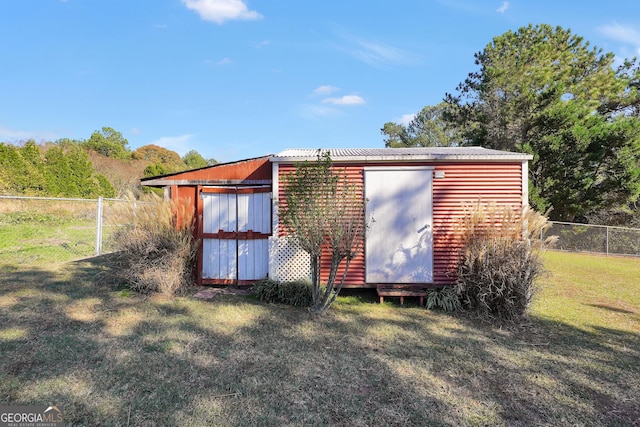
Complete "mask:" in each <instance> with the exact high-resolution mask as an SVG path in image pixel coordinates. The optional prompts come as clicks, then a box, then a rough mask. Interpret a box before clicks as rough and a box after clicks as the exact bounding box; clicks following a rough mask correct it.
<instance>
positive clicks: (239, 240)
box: [201, 189, 271, 282]
mask: <svg viewBox="0 0 640 427" xmlns="http://www.w3.org/2000/svg"><path fill="white" fill-rule="evenodd" d="M220 191H221V192H203V193H202V194H201V197H202V203H203V209H202V214H203V224H202V233H203V241H202V249H203V250H202V278H203V279H214V280H220V281H222V282H232V281H246V280H257V279H262V278H264V277H266V276H267V274H268V272H269V253H268V240H267V239H268V236H269V235H270V233H271V193H270V192H264V191H261V192H250V191H251V189H242V192H238V190H235V191H234V190H233V189H230V190H227V191H233V192H222V191H223V190H220Z"/></svg>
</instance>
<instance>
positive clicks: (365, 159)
mask: <svg viewBox="0 0 640 427" xmlns="http://www.w3.org/2000/svg"><path fill="white" fill-rule="evenodd" d="M532 159H533V156H532V155H529V154H494V155H478V154H428V155H424V154H419V155H418V154H405V155H391V156H343V157H333V158H332V159H331V160H332V161H333V162H334V163H378V162H382V163H409V162H411V163H414V162H427V161H430V162H433V161H435V162H440V161H467V162H485V161H494V162H495V161H499V162H521V161H524V160H532ZM316 160H317V157H316V156H284V157H278V156H273V157H271V158H269V161H271V162H272V163H298V162H305V161H307V162H313V161H316Z"/></svg>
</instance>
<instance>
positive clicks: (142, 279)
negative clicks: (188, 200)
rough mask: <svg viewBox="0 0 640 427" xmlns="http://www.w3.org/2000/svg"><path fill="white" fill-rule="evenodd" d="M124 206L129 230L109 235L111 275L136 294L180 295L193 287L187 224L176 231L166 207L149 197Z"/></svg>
mask: <svg viewBox="0 0 640 427" xmlns="http://www.w3.org/2000/svg"><path fill="white" fill-rule="evenodd" d="M131 206H133V204H130V203H128V204H126V207H124V208H123V209H124V212H123V213H122V215H123V216H124V215H129V218H130V219H129V223H130V226H128V227H122V228H119V229H118V230H117V231H116V232H115V233H114V235H113V237H112V239H113V245H114V247H115V249H116V251H117V252H116V254H115V256H114V257H113V258H112V260H111V261H110V267H111V271H112V273H113V274H114V275H115V276H116V278H117V279H119V280H120V281H121V282H124V283H127V284H128V285H129V287H130V288H131V289H132V290H134V291H136V292H140V293H151V292H161V293H163V294H165V295H169V296H173V295H176V294H183V293H184V292H185V291H186V290H187V289H188V288H189V287H190V286H191V285H192V284H193V273H194V268H195V261H196V250H197V245H196V244H195V241H194V238H193V230H192V227H191V226H190V224H191V223H190V222H189V221H187V222H186V225H185V226H182V227H176V226H175V224H174V222H173V215H172V212H173V209H172V206H171V204H170V203H168V202H161V201H160V200H158V199H157V198H156V197H151V199H150V200H149V201H147V202H142V203H138V204H137V207H136V209H135V212H134V211H132V210H130V209H131Z"/></svg>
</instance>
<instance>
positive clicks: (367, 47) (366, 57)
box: [338, 31, 418, 68]
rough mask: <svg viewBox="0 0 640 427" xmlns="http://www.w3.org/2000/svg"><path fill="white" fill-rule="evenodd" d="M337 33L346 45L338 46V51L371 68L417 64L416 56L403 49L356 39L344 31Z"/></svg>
mask: <svg viewBox="0 0 640 427" xmlns="http://www.w3.org/2000/svg"><path fill="white" fill-rule="evenodd" d="M339 33H340V36H341V37H342V38H343V39H344V40H345V41H346V42H347V43H348V44H347V45H346V46H340V47H338V49H339V50H342V51H344V52H346V53H348V54H349V55H351V56H353V57H354V58H356V59H358V60H360V61H362V62H364V63H365V64H368V65H371V66H372V67H376V68H385V67H388V66H390V65H413V64H416V63H417V62H418V57H417V56H416V55H414V54H412V53H410V52H407V51H405V50H403V49H399V48H397V47H394V46H390V45H387V44H384V43H380V42H377V41H372V40H366V39H363V38H361V37H356V36H353V35H351V34H349V33H347V32H344V31H339Z"/></svg>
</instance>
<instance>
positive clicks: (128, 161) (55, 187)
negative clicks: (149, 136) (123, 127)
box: [0, 127, 217, 198]
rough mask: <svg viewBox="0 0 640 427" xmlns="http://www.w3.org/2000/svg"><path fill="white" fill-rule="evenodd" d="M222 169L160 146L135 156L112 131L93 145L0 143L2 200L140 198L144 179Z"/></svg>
mask: <svg viewBox="0 0 640 427" xmlns="http://www.w3.org/2000/svg"><path fill="white" fill-rule="evenodd" d="M215 163H217V161H216V160H215V159H208V160H207V159H205V158H203V157H202V155H200V153H198V152H197V151H195V150H192V151H189V152H188V153H187V154H185V155H184V156H183V157H180V155H179V154H178V153H176V152H175V151H171V150H168V149H166V148H163V147H159V146H156V145H152V144H150V145H145V146H143V147H140V148H138V149H136V150H131V149H130V148H129V142H128V141H127V139H126V138H124V137H123V136H122V134H121V133H120V132H118V131H116V130H114V129H112V128H110V127H103V128H102V130H100V131H95V132H93V134H91V136H90V137H89V138H88V139H86V140H85V139H80V140H74V139H69V138H62V139H59V140H57V141H54V142H43V143H36V142H35V141H33V140H29V141H25V142H21V143H18V144H10V143H0V194H5V195H17V196H43V197H77V198H96V197H98V196H103V197H118V196H122V195H124V194H125V193H134V194H137V193H140V192H143V191H144V190H143V189H142V188H140V185H139V179H140V178H142V177H143V176H155V175H162V174H167V173H173V172H180V171H183V170H189V169H197V168H201V167H206V166H209V165H212V164H215Z"/></svg>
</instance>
